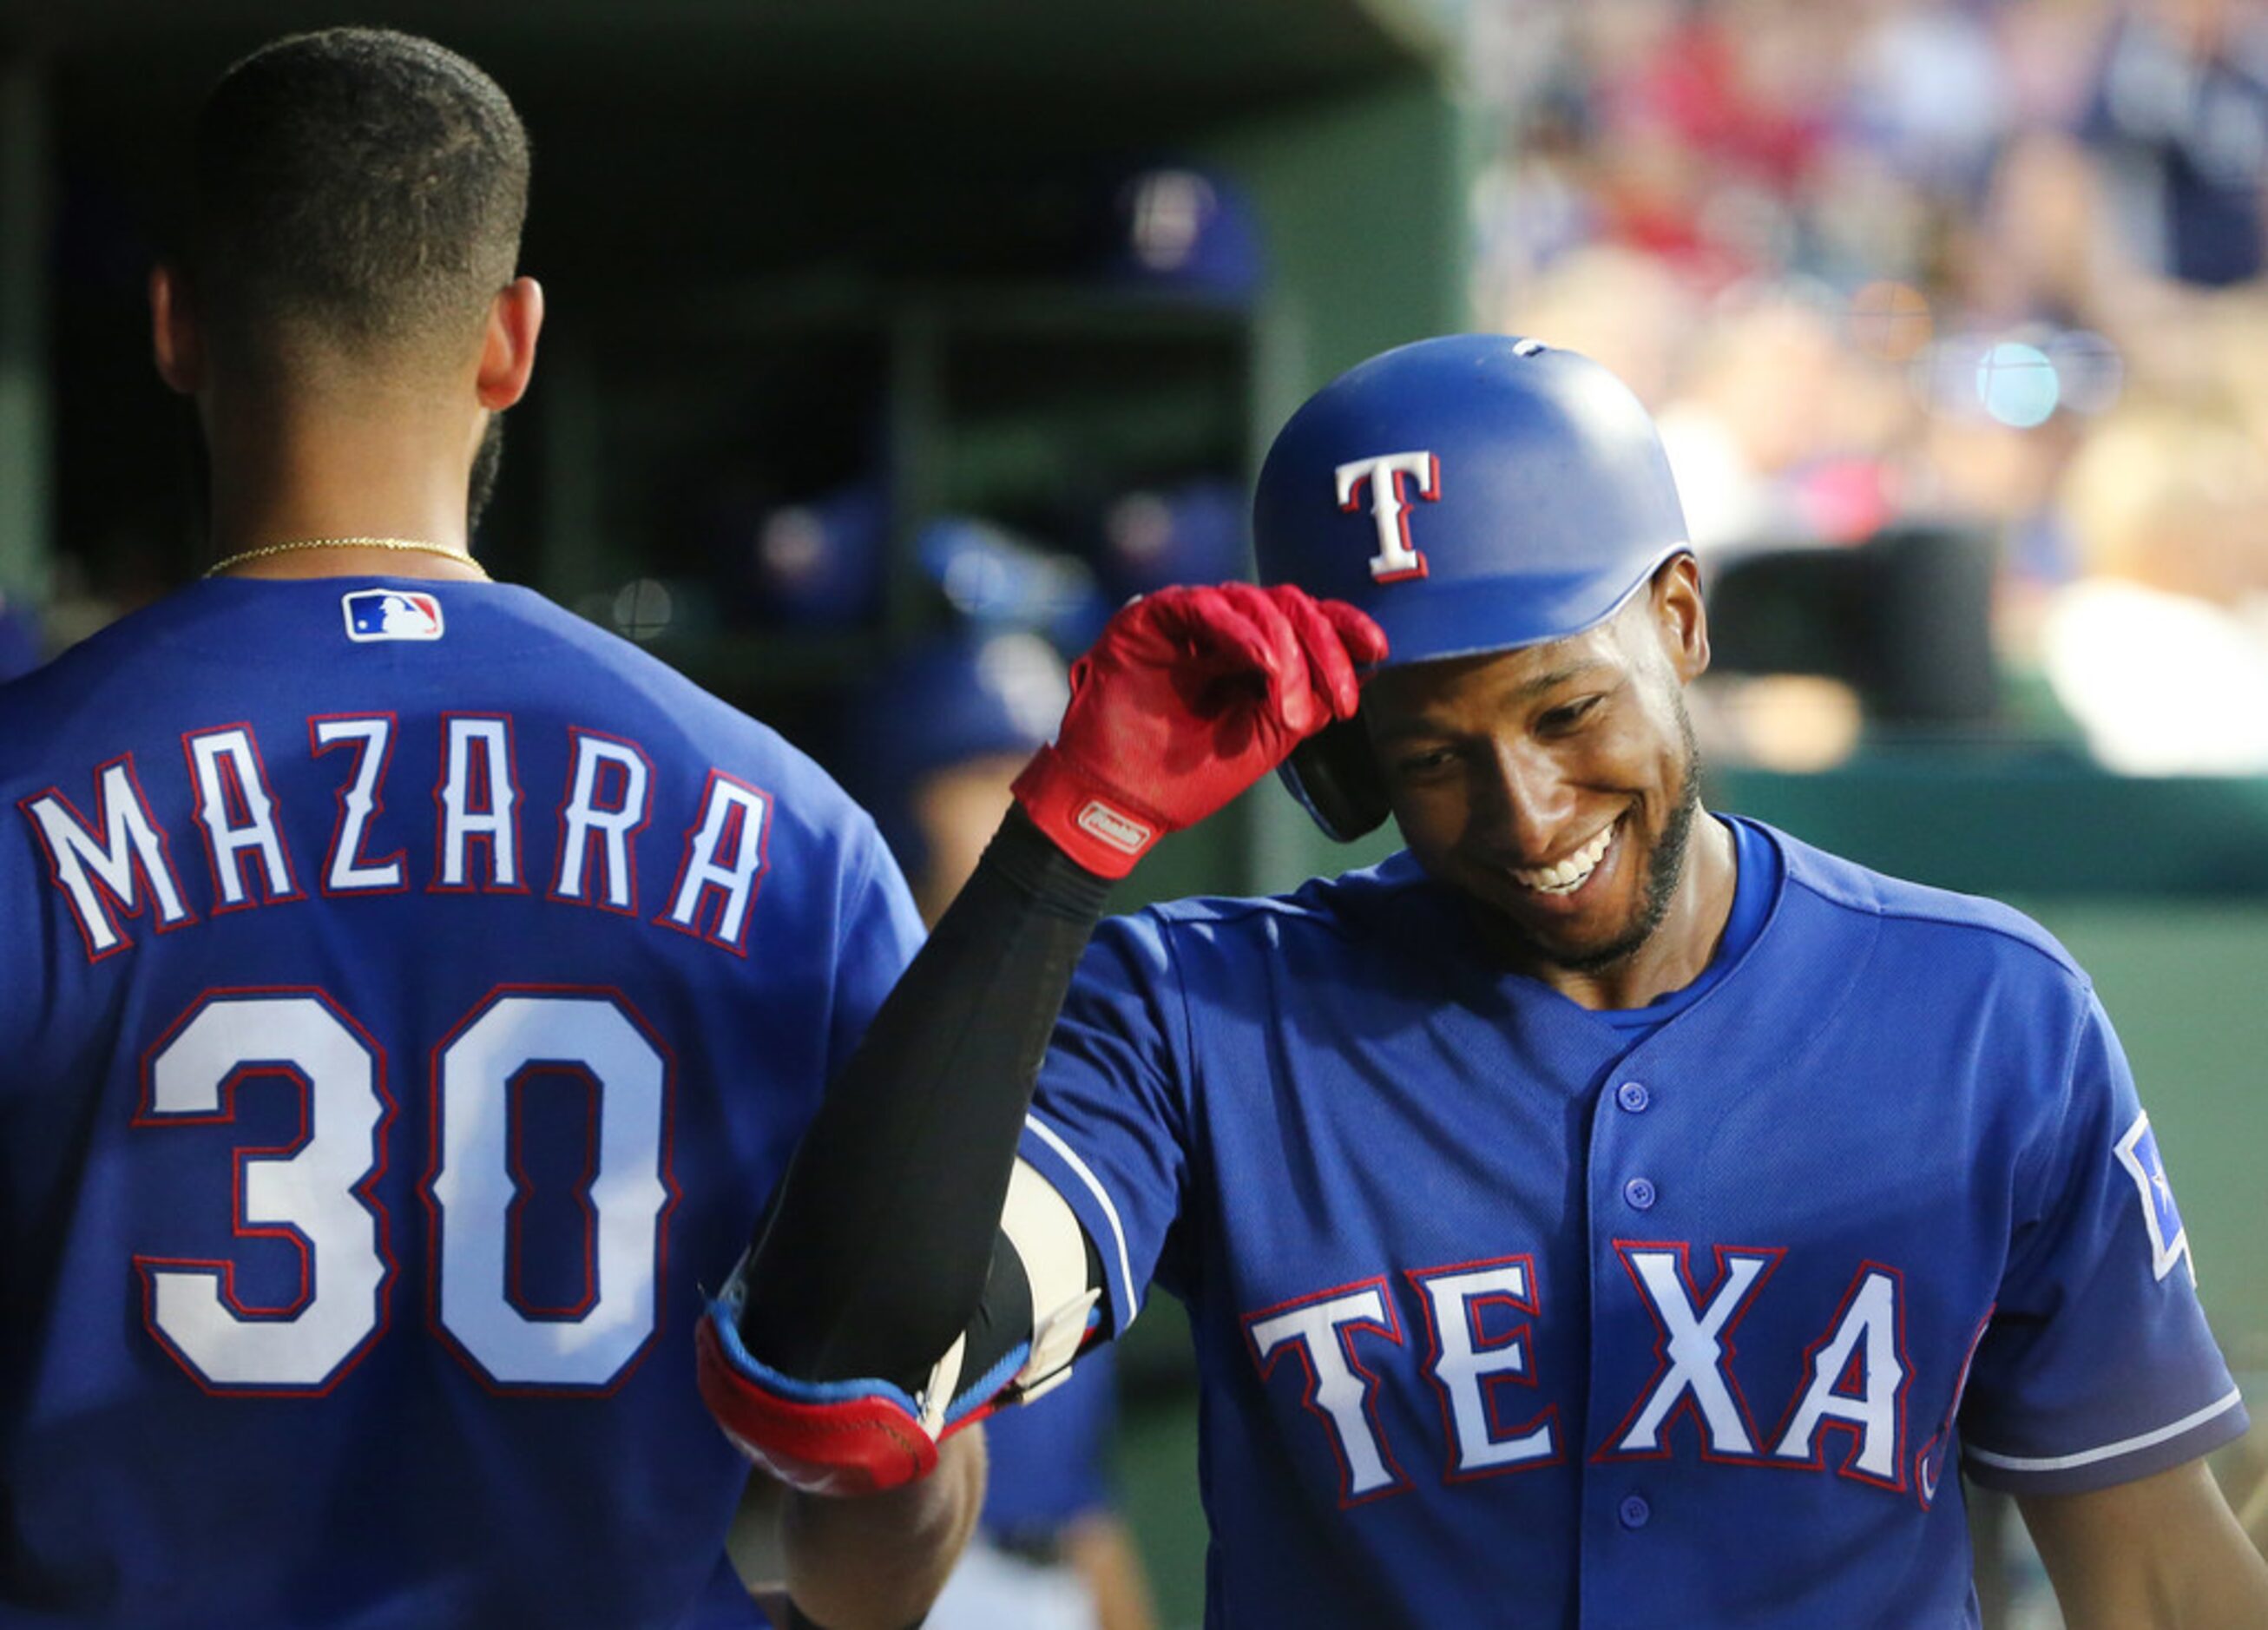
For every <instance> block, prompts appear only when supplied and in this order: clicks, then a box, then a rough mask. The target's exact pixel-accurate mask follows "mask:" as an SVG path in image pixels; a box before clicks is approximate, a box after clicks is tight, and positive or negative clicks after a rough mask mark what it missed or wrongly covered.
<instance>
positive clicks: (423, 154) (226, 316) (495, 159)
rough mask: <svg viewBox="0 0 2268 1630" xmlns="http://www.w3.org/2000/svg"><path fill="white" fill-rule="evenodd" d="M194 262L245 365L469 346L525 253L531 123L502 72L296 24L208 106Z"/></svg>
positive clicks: (212, 312)
mask: <svg viewBox="0 0 2268 1630" xmlns="http://www.w3.org/2000/svg"><path fill="white" fill-rule="evenodd" d="M194 165H195V180H194V182H193V185H192V188H191V198H190V211H189V222H188V226H189V231H188V244H187V249H188V261H187V266H186V268H185V269H186V270H187V272H188V277H189V282H190V285H191V288H192V289H193V291H194V292H195V299H196V301H197V306H198V309H199V311H200V313H202V315H203V321H204V323H205V325H206V328H207V329H208V331H209V332H210V334H211V336H212V338H213V343H215V344H217V346H219V347H221V348H222V349H223V350H225V353H226V354H227V355H228V356H230V357H231V358H236V359H238V360H239V362H240V363H242V364H247V365H254V366H258V365H278V364H288V363H289V362H290V361H291V359H293V358H296V357H298V356H300V355H303V354H304V353H305V351H306V348H307V347H308V346H309V345H310V344H313V345H315V346H318V347H320V348H324V349H328V350H338V351H342V352H344V353H346V354H348V355H350V356H351V357H354V358H357V359H362V360H370V359H383V358H390V357H394V356H399V355H401V354H402V353H404V352H409V353H413V354H414V353H415V352H416V350H418V349H419V348H421V347H425V346H428V345H433V344H438V343H454V342H455V341H457V340H459V339H461V341H462V342H464V343H470V341H471V340H472V338H473V336H475V334H476V333H477V332H478V329H479V324H480V321H481V319H482V313H485V312H486V311H487V309H488V305H489V302H490V299H492V298H493V297H494V296H495V294H496V292H497V290H499V289H501V288H503V287H504V285H505V284H508V283H510V282H511V281H512V277H513V274H514V272H515V271H516V269H517V268H518V264H519V233H520V225H521V223H522V222H523V221H524V220H525V219H526V218H527V173H528V148H527V131H526V129H524V128H523V127H522V126H521V124H520V122H519V114H517V113H516V112H514V111H513V109H512V102H511V100H510V99H508V98H507V97H506V96H505V95H504V92H503V91H502V90H500V89H499V88H497V84H496V82H495V81H494V80H492V79H490V77H488V76H487V75H486V74H484V73H482V71H481V70H479V69H478V68H475V66H474V65H473V64H472V63H468V62H467V61H466V60H465V59H464V58H463V57H461V56H459V55H456V54H455V53H454V52H453V51H449V50H446V49H444V48H442V47H440V46H438V45H435V44H434V43H433V42H432V41H430V40H421V39H417V38H416V37H415V36H413V35H409V34H403V33H394V32H392V31H391V30H386V29H374V28H331V29H325V30H323V31H321V32H320V33H304V34H293V35H290V36H288V37H286V38H284V39H282V40H278V41H275V42H273V43H272V44H269V45H266V46H263V47H261V48H260V49H259V50H257V51H254V53H253V54H252V55H249V56H247V57H246V58H245V59H244V60H243V61H241V62H239V63H237V64H236V65H235V66H234V67H232V68H231V69H230V70H228V71H227V72H226V73H225V74H224V75H223V76H222V77H221V78H220V82H219V83H218V84H217V85H215V86H214V87H213V90H212V92H211V94H210V96H208V97H207V98H206V100H205V104H204V107H203V110H202V111H201V112H200V113H199V114H198V116H197V123H196V136H195V152H194Z"/></svg>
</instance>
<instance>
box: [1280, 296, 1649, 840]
mask: <svg viewBox="0 0 2268 1630" xmlns="http://www.w3.org/2000/svg"><path fill="white" fill-rule="evenodd" d="M1252 515H1253V534H1254V543H1255V547H1256V556H1257V558H1258V562H1259V568H1260V580H1261V581H1262V582H1263V583H1268V584H1275V583H1295V584H1297V585H1299V586H1300V587H1301V588H1303V589H1306V590H1307V592H1308V593H1309V594H1314V595H1315V596H1317V597H1318V598H1322V599H1331V600H1344V601H1348V602H1349V603H1351V604H1352V605H1355V606H1359V607H1360V608H1362V609H1363V610H1364V611H1366V612H1368V613H1369V614H1370V615H1371V616H1373V617H1374V618H1376V619H1377V621H1378V623H1379V626H1380V627H1381V628H1382V629H1384V630H1385V631H1386V638H1387V640H1388V645H1390V647H1391V653H1390V654H1389V655H1388V658H1387V660H1386V666H1388V667H1398V666H1400V665H1402V664H1403V663H1408V662H1429V661H1438V660H1441V659H1444V658H1447V657H1460V656H1473V655H1477V654H1480V653H1484V652H1491V651H1509V650H1513V649H1516V648H1518V647H1520V646H1522V645H1542V644H1543V643H1545V642H1547V641H1550V640H1554V639H1565V638H1567V637H1568V636H1570V635H1572V634H1580V633H1581V632H1582V631H1584V630H1586V629H1588V628H1592V627H1594V626H1596V625H1597V624H1598V623H1602V622H1604V621H1606V619H1607V618H1609V617H1610V616H1613V615H1614V614H1615V613H1616V611H1617V610H1619V609H1620V608H1622V606H1623V605H1624V602H1625V601H1628V600H1629V599H1630V598H1631V595H1632V594H1636V593H1637V592H1638V590H1639V589H1640V588H1641V587H1642V586H1645V585H1646V583H1647V582H1649V581H1650V580H1651V579H1653V574H1654V572H1656V571H1658V570H1659V569H1660V568H1661V565H1662V564H1663V563H1664V562H1665V561H1667V560H1668V559H1669V558H1670V557H1672V556H1674V555H1675V554H1677V553H1679V552H1680V551H1681V550H1683V549H1686V548H1687V547H1688V545H1687V542H1686V536H1685V515H1684V511H1683V508H1682V507H1681V506H1680V505H1679V504H1678V501H1677V488H1676V485H1675V483H1674V482H1673V481H1672V480H1671V478H1670V474H1669V461H1668V458H1667V457H1666V456H1665V455H1664V454H1663V453H1662V450H1661V438H1660V437H1659V436H1658V435H1657V434H1656V433H1655V431H1654V428H1653V420H1652V419H1651V418H1650V417H1647V414H1646V409H1644V408H1643V407H1641V406H1640V405H1639V403H1638V398H1637V397H1636V396H1634V395H1631V392H1630V389H1629V387H1627V386H1625V385H1624V384H1623V382H1622V381H1621V380H1617V379H1616V378H1615V376H1614V375H1613V374H1611V373H1609V372H1607V371H1606V370H1605V369H1604V368H1602V367H1601V366H1600V365H1598V364H1597V363H1595V362H1593V361H1591V360H1590V359H1589V358H1585V357H1580V356H1578V355H1576V354H1575V353H1574V352H1573V351H1565V350H1553V349H1552V348H1551V347H1550V346H1548V345H1545V344H1543V343H1541V342H1540V341H1536V340H1525V339H1514V338H1511V337H1509V336H1503V335H1483V334H1466V335H1454V336H1449V337H1447V338H1443V339H1432V340H1421V341H1419V342H1418V343H1416V344H1414V345H1404V346H1402V347H1399V348H1398V349H1396V350H1390V351H1387V352H1385V353H1384V354H1383V355H1381V356H1378V357H1373V358H1371V359H1370V360H1369V361H1368V362H1366V363H1363V364H1362V365H1359V366H1358V367H1356V368H1354V369H1352V370H1351V371H1350V372H1346V373H1344V374H1341V375H1340V376H1339V377H1338V378H1337V380H1333V381H1332V382H1331V383H1330V384H1329V385H1327V386H1325V387H1323V388H1322V390H1320V391H1318V392H1317V393H1316V394H1315V395H1314V396H1312V397H1310V398H1309V399H1308V400H1307V404H1306V405H1305V406H1303V407H1302V408H1300V410H1299V411H1298V412H1297V413H1295V414H1293V415H1292V418H1291V422H1290V423H1289V424H1285V426H1284V429H1283V431H1281V432H1280V433H1279V434H1278V436H1277V438H1276V443H1275V446H1272V447H1271V448H1270V449H1269V453H1268V459H1267V462H1266V463H1265V464H1263V466H1262V467H1261V471H1260V485H1259V490H1258V491H1257V492H1256V495H1255V497H1254V498H1253V506H1252ZM1367 760H1368V748H1367V743H1366V741H1364V739H1363V738H1362V734H1361V728H1360V726H1359V724H1357V725H1353V726H1332V727H1331V728H1329V729H1328V730H1326V731H1324V732H1323V733H1322V735H1320V736H1318V737H1316V738H1314V739H1313V740H1312V741H1309V742H1307V743H1303V744H1302V746H1301V747H1300V749H1299V750H1298V751H1297V752H1295V753H1294V754H1293V755H1292V757H1291V758H1290V759H1289V760H1287V761H1286V762H1285V766H1284V771H1283V774H1284V779H1285V785H1288V786H1289V787H1290V788H1291V789H1292V793H1293V794H1294V796H1296V797H1297V798H1298V799H1299V800H1300V802H1301V803H1302V804H1303V805H1305V806H1306V807H1307V811H1308V813H1309V814H1310V815H1314V817H1315V820H1316V822H1317V823H1318V824H1320V825H1321V826H1322V828H1323V830H1325V831H1326V832H1329V834H1330V835H1331V836H1332V837H1337V838H1340V839H1342V840H1344V839H1348V838H1352V837H1359V836H1361V834H1362V833H1364V832H1366V831H1368V830H1370V829H1371V828H1373V827H1374V826H1376V825H1377V824H1378V823H1379V822H1381V821H1382V820H1384V819H1385V818H1386V814H1387V807H1386V798H1385V791H1384V788H1383V785H1381V784H1380V783H1379V780H1378V777H1377V774H1376V771H1375V769H1374V767H1372V766H1370V765H1369V764H1368V762H1367Z"/></svg>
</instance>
